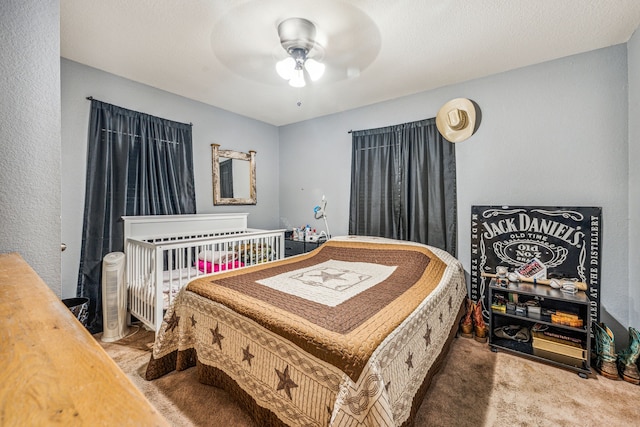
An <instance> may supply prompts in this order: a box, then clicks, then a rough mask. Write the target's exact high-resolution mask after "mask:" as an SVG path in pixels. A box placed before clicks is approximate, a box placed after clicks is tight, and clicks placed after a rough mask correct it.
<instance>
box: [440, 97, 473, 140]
mask: <svg viewBox="0 0 640 427" xmlns="http://www.w3.org/2000/svg"><path fill="white" fill-rule="evenodd" d="M478 124H479V121H477V120H476V105H475V103H474V102H473V101H470V100H468V99H466V98H456V99H452V100H451V101H449V102H447V103H446V104H444V105H443V106H442V108H440V110H439V111H438V115H437V116H436V126H437V127H438V130H439V131H440V133H441V134H442V136H443V137H444V138H445V139H446V140H447V141H450V142H461V141H464V140H465V139H467V138H469V137H470V136H471V135H473V134H474V132H475V131H476V130H477V125H478Z"/></svg>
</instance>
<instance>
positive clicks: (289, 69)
mask: <svg viewBox="0 0 640 427" xmlns="http://www.w3.org/2000/svg"><path fill="white" fill-rule="evenodd" d="M295 67H296V61H295V59H293V58H292V57H290V56H289V57H287V58H285V59H283V60H282V61H278V62H276V71H277V72H278V75H279V76H280V77H282V78H283V79H285V80H289V79H291V77H293V72H294V68H295Z"/></svg>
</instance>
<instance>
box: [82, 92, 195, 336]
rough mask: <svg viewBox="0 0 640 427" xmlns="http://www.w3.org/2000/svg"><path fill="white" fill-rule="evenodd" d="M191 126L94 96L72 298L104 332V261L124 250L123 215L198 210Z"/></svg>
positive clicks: (90, 326)
mask: <svg viewBox="0 0 640 427" xmlns="http://www.w3.org/2000/svg"><path fill="white" fill-rule="evenodd" d="M191 139H192V134H191V125H190V124H185V123H178V122H173V121H170V120H166V119H162V118H158V117H153V116H150V115H148V114H144V113H139V112H136V111H131V110H127V109H125V108H121V107H118V106H115V105H111V104H107V103H104V102H101V101H98V100H95V99H92V100H91V114H90V119H89V136H88V156H87V174H86V177H87V179H86V190H85V205H84V224H83V230H82V247H81V253H80V268H79V272H78V287H77V295H78V296H81V297H87V298H89V301H90V303H89V318H88V321H87V327H88V329H89V330H90V331H91V333H96V332H100V331H102V328H103V325H102V286H101V274H102V259H103V258H104V256H105V255H106V254H108V253H110V252H122V251H123V250H124V240H123V239H124V231H123V223H122V219H121V218H122V216H125V215H170V214H192V213H195V212H196V199H195V187H194V178H193V150H192V140H191Z"/></svg>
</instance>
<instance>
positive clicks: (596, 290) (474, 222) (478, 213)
mask: <svg viewBox="0 0 640 427" xmlns="http://www.w3.org/2000/svg"><path fill="white" fill-rule="evenodd" d="M601 217H602V209H601V208H599V207H568V208H563V207H528V206H526V207H525V206H472V207H471V271H470V276H471V298H472V299H473V300H474V301H477V300H478V299H479V298H482V299H483V301H484V303H483V311H484V312H485V314H486V313H487V310H486V308H487V306H488V302H487V301H486V298H487V294H488V292H487V290H488V286H489V280H490V279H489V278H485V277H481V273H482V272H485V273H495V270H496V267H497V266H499V265H502V266H505V267H507V268H509V271H513V270H515V269H517V268H518V267H520V266H522V265H523V264H526V263H527V262H529V261H530V260H531V259H533V258H537V259H538V260H540V262H542V263H543V264H544V265H545V266H546V267H547V275H548V276H549V277H562V278H575V279H577V280H578V281H581V282H585V283H587V286H588V289H587V294H588V296H589V299H590V301H591V320H592V321H599V320H600V231H601V228H600V227H601Z"/></svg>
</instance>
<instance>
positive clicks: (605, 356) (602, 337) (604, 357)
mask: <svg viewBox="0 0 640 427" xmlns="http://www.w3.org/2000/svg"><path fill="white" fill-rule="evenodd" d="M593 335H594V337H595V344H596V345H595V347H596V348H595V350H596V352H595V355H594V356H595V363H594V366H593V367H594V369H595V370H596V371H598V373H599V374H600V375H602V376H603V377H605V378H609V379H610V380H619V379H620V377H619V376H618V368H617V366H616V347H615V345H614V342H613V340H614V337H613V332H611V329H609V328H608V327H607V326H606V325H605V324H604V323H595V322H594V323H593Z"/></svg>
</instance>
